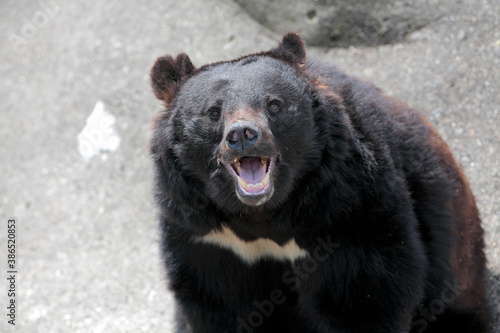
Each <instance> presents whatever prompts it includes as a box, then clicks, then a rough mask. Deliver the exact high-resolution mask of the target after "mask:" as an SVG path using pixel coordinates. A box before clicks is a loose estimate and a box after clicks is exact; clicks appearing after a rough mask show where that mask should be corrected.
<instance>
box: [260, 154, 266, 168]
mask: <svg viewBox="0 0 500 333" xmlns="http://www.w3.org/2000/svg"><path fill="white" fill-rule="evenodd" d="M260 164H262V166H263V167H264V168H266V167H267V158H264V157H261V159H260Z"/></svg>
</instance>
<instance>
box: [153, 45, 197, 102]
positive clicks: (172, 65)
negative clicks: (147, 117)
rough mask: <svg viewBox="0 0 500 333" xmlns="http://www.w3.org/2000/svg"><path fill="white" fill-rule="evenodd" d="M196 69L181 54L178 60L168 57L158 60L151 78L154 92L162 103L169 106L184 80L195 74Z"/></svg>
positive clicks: (189, 60)
mask: <svg viewBox="0 0 500 333" xmlns="http://www.w3.org/2000/svg"><path fill="white" fill-rule="evenodd" d="M194 70H195V67H194V65H193V63H192V62H191V59H189V56H188V55H187V54H185V53H181V54H179V55H178V56H177V58H175V59H174V58H173V57H172V56H170V55H166V56H163V57H160V58H158V59H156V62H155V64H154V65H153V68H151V73H150V74H149V75H150V78H151V87H152V88H153V92H154V94H155V96H156V98H158V99H159V100H161V101H164V102H165V103H166V104H167V105H168V104H170V102H171V101H172V99H174V97H175V95H176V94H177V91H178V90H179V88H180V84H181V82H182V80H183V79H184V78H185V77H186V76H188V75H190V74H191V73H193V72H194Z"/></svg>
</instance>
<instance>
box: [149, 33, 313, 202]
mask: <svg viewBox="0 0 500 333" xmlns="http://www.w3.org/2000/svg"><path fill="white" fill-rule="evenodd" d="M305 61H306V53H305V47H304V43H303V41H302V39H301V38H300V36H298V35H297V34H293V33H290V34H287V35H286V36H285V37H284V38H283V40H282V41H281V43H280V44H279V45H278V47H276V48H274V49H272V50H270V51H267V52H262V53H257V54H253V55H249V56H245V57H242V58H239V59H236V60H233V61H227V62H219V63H215V64H210V65H206V66H204V67H201V68H199V69H197V68H195V66H193V64H192V63H191V61H190V59H189V57H188V56H187V55H186V54H180V55H179V56H177V57H176V58H173V57H171V56H164V57H161V58H159V59H158V60H157V61H156V63H155V64H154V66H153V68H152V70H151V82H152V87H153V90H154V93H155V95H156V97H157V98H158V99H160V100H161V101H163V102H164V103H165V105H166V110H165V111H164V112H163V113H161V114H160V116H159V117H158V118H157V119H156V121H155V136H154V138H153V140H152V151H153V154H154V155H157V156H158V158H159V159H161V161H162V162H161V167H163V168H167V169H168V170H167V171H166V172H167V173H171V175H170V176H169V177H171V179H174V178H175V177H174V176H172V174H174V173H175V174H176V175H177V178H175V181H176V182H179V183H178V184H177V183H175V182H174V183H175V184H170V186H179V187H181V188H182V187H186V188H189V189H191V190H192V189H193V188H194V187H196V191H198V195H199V193H200V192H201V193H204V195H206V196H207V197H209V198H211V199H212V201H213V202H214V203H216V205H217V206H219V207H222V208H224V209H225V210H228V209H229V210H233V211H238V209H240V210H241V209H244V208H245V207H246V208H248V207H252V206H260V207H262V206H265V207H276V206H277V205H279V204H280V203H282V202H283V201H284V200H285V199H286V198H287V197H288V196H289V194H290V193H291V191H292V190H293V188H294V186H296V184H297V182H298V181H299V179H300V178H303V176H304V175H305V174H306V173H307V170H308V169H309V170H310V169H311V168H313V167H314V164H315V163H317V161H318V160H319V159H320V156H319V155H320V149H319V148H318V147H319V146H321V144H320V142H318V138H317V136H318V131H319V130H320V128H319V127H318V126H315V124H314V123H315V120H314V118H315V117H316V116H315V115H314V111H313V109H314V108H315V104H318V101H317V93H316V91H315V89H316V88H315V85H314V83H313V82H311V80H310V79H309V78H308V77H307V75H306V74H305V72H304V71H303V67H304V64H305ZM181 180H182V183H180V182H181ZM185 182H189V183H190V185H189V186H186V185H185ZM242 204H243V206H242Z"/></svg>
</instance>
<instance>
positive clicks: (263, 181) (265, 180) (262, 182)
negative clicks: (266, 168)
mask: <svg viewBox="0 0 500 333" xmlns="http://www.w3.org/2000/svg"><path fill="white" fill-rule="evenodd" d="M260 182H261V184H262V185H263V186H266V185H267V183H268V182H269V172H268V173H266V175H265V176H264V178H262V179H261V181H260Z"/></svg>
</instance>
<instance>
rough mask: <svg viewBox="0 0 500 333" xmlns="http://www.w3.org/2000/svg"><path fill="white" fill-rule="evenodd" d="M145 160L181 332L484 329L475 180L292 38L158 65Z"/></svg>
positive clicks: (412, 121)
mask: <svg viewBox="0 0 500 333" xmlns="http://www.w3.org/2000/svg"><path fill="white" fill-rule="evenodd" d="M151 83H152V87H153V90H154V93H155V95H156V97H157V98H158V99H160V100H161V101H163V102H164V104H165V109H164V110H163V111H162V112H160V114H159V115H158V116H157V117H156V119H155V120H154V125H153V126H154V129H153V131H154V133H153V137H152V140H151V153H152V158H153V161H154V168H155V198H156V202H157V204H158V206H159V211H160V212H159V216H160V220H161V223H160V226H161V239H162V253H163V256H164V262H165V265H166V268H167V271H168V281H169V285H170V288H171V289H172V290H173V292H174V294H175V298H176V302H177V325H178V327H177V331H178V332H193V333H194V332H203V333H207V332H208V333H224V332H231V333H234V332H238V333H250V332H273V333H276V332H287V333H290V332H299V333H305V332H317V333H325V332H339V333H340V332H342V333H347V332H349V333H352V332H356V333H360V332H366V333H376V332H392V333H402V332H412V333H416V332H426V333H429V332H442V333H448V332H454V333H457V332H467V333H471V332H472V333H476V332H487V331H488V322H489V320H488V311H487V306H486V303H487V302H486V300H485V290H484V285H483V282H484V281H483V280H484V276H485V270H486V268H485V265H486V263H485V262H486V259H485V255H484V252H483V248H484V244H483V230H482V227H481V221H480V218H479V214H478V210H477V208H476V205H475V202H474V198H473V195H472V193H471V190H470V188H469V185H468V182H467V180H466V178H465V176H464V174H463V172H462V171H461V169H460V167H459V166H458V164H457V162H456V161H455V159H454V157H453V156H452V154H451V152H450V150H449V149H448V147H447V145H446V144H445V143H444V142H443V140H442V139H441V138H440V136H439V135H438V133H437V132H436V130H435V129H433V127H432V126H431V125H430V124H429V123H428V122H427V121H426V120H425V119H424V118H423V117H422V116H421V115H420V114H419V113H418V112H417V111H415V110H413V109H411V108H409V107H408V106H406V105H405V104H403V103H401V102H399V101H397V100H394V99H392V98H390V97H387V96H385V95H383V94H382V93H381V91H380V90H379V89H377V88H376V87H374V86H373V85H371V84H369V83H366V82H363V81H361V80H359V79H356V78H353V77H351V76H348V75H346V74H344V73H343V72H341V71H339V70H338V69H337V68H336V67H334V66H331V65H328V64H325V63H322V62H320V61H318V60H315V59H313V58H310V57H307V58H306V51H305V47H304V43H303V41H302V39H301V38H300V36H298V35H297V34H293V33H290V34H287V35H285V36H284V37H283V40H282V41H281V43H280V44H279V45H278V46H277V47H276V48H274V49H271V50H270V51H267V52H262V53H256V54H251V55H248V56H244V57H241V58H239V59H236V60H232V61H223V62H218V63H214V64H210V65H206V66H203V67H200V68H196V67H195V66H194V65H193V64H192V62H191V61H190V59H189V57H188V56H187V55H186V54H180V55H178V56H177V57H175V58H174V57H172V56H169V55H167V56H163V57H160V58H159V59H158V60H157V61H156V63H155V64H154V66H153V68H152V70H151Z"/></svg>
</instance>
